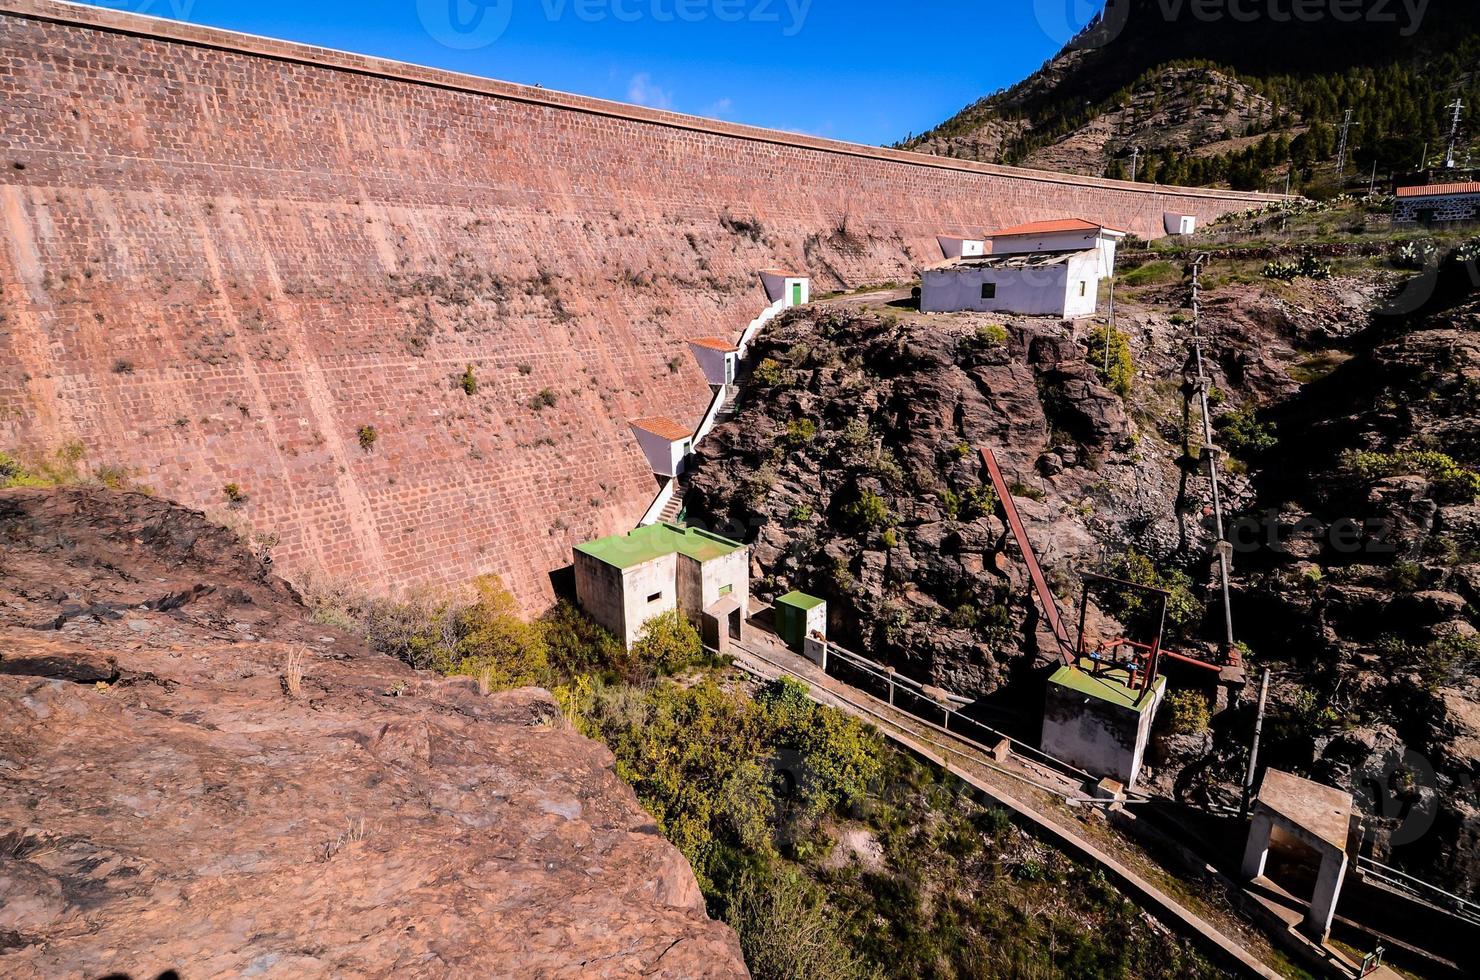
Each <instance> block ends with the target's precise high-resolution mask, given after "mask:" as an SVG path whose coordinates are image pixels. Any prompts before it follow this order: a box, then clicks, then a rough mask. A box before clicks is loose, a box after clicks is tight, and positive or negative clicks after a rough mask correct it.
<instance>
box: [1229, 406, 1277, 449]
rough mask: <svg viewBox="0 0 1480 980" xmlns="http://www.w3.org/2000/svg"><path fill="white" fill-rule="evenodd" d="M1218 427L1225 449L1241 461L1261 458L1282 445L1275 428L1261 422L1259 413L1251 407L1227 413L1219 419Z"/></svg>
mask: <svg viewBox="0 0 1480 980" xmlns="http://www.w3.org/2000/svg"><path fill="white" fill-rule="evenodd" d="M1217 427H1218V436H1219V438H1220V439H1221V440H1222V442H1223V446H1224V448H1225V449H1227V450H1228V451H1229V452H1230V453H1232V454H1233V455H1234V456H1237V457H1239V458H1240V459H1246V460H1247V459H1251V458H1254V457H1257V456H1261V455H1263V454H1264V453H1267V452H1269V451H1270V450H1272V449H1274V448H1275V447H1276V446H1278V445H1279V444H1280V440H1279V438H1278V437H1277V436H1276V435H1275V429H1274V426H1273V425H1270V424H1269V423H1267V422H1261V421H1259V413H1258V412H1257V411H1256V410H1255V409H1254V408H1253V407H1251V406H1245V407H1244V408H1240V409H1235V410H1234V411H1231V412H1225V413H1224V414H1223V415H1221V416H1219V417H1218V421H1217Z"/></svg>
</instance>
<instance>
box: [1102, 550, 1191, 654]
mask: <svg viewBox="0 0 1480 980" xmlns="http://www.w3.org/2000/svg"><path fill="white" fill-rule="evenodd" d="M1108 574H1109V575H1110V576H1111V577H1113V578H1118V579H1122V580H1124V581H1126V582H1132V583H1134V584H1136V585H1144V586H1148V587H1150V588H1153V589H1161V590H1163V591H1165V592H1167V593H1168V597H1167V615H1166V628H1167V632H1168V634H1169V635H1170V636H1171V637H1177V638H1183V639H1185V638H1186V637H1188V636H1189V635H1191V633H1192V632H1193V631H1194V630H1195V629H1196V628H1197V626H1198V624H1199V623H1201V622H1202V618H1203V615H1204V613H1205V611H1206V610H1205V609H1204V607H1203V603H1202V600H1201V599H1199V598H1198V595H1197V593H1196V591H1194V589H1193V585H1192V579H1191V578H1189V577H1188V575H1187V573H1186V572H1184V571H1182V570H1181V569H1180V568H1167V569H1159V568H1157V566H1156V564H1155V563H1154V562H1152V560H1151V559H1150V558H1148V557H1147V556H1145V555H1143V554H1141V553H1140V552H1138V551H1136V550H1135V549H1134V548H1131V549H1129V550H1128V551H1126V552H1125V553H1124V554H1120V555H1116V556H1115V557H1113V558H1112V559H1111V560H1110V563H1109V569H1108ZM1095 597H1096V599H1097V600H1098V601H1099V603H1100V606H1101V608H1103V609H1104V610H1105V611H1106V612H1108V613H1110V615H1112V616H1114V617H1116V618H1117V619H1119V620H1120V621H1121V622H1122V623H1123V624H1124V625H1125V626H1127V627H1129V628H1131V629H1132V630H1134V631H1136V632H1137V633H1139V634H1140V637H1132V639H1138V638H1140V639H1143V641H1149V640H1150V638H1151V635H1152V634H1153V633H1154V632H1155V630H1156V626H1157V621H1156V613H1157V610H1158V609H1159V607H1160V599H1159V598H1158V597H1157V596H1155V595H1150V594H1147V593H1145V592H1142V591H1140V590H1138V589H1126V588H1117V587H1114V586H1110V587H1099V588H1097V590H1096V591H1095Z"/></svg>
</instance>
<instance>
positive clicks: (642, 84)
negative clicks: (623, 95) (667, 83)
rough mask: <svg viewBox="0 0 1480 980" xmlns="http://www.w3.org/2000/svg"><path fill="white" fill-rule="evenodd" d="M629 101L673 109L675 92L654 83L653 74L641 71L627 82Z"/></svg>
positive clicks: (656, 107) (650, 106) (653, 107)
mask: <svg viewBox="0 0 1480 980" xmlns="http://www.w3.org/2000/svg"><path fill="white" fill-rule="evenodd" d="M627 101H628V102H632V103H635V104H637V105H645V106H648V107H649V108H652V109H672V108H673V93H672V92H670V91H668V90H667V89H665V88H660V87H659V86H657V85H654V84H653V76H651V75H649V74H648V73H647V72H639V73H638V74H636V75H633V76H632V81H630V82H628V83H627Z"/></svg>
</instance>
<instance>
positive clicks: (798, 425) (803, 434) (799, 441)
mask: <svg viewBox="0 0 1480 980" xmlns="http://www.w3.org/2000/svg"><path fill="white" fill-rule="evenodd" d="M816 436H817V424H816V423H815V422H813V421H812V420H811V419H792V420H791V421H790V422H788V423H786V441H787V443H788V444H789V445H791V446H804V445H806V444H807V443H809V442H811V441H812V440H813V439H814V438H816Z"/></svg>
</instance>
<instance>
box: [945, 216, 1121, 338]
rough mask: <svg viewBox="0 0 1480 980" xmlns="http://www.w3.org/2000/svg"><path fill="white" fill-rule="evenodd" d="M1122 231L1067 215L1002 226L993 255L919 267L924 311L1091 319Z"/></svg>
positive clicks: (993, 248) (1113, 264)
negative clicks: (1062, 217)
mask: <svg viewBox="0 0 1480 980" xmlns="http://www.w3.org/2000/svg"><path fill="white" fill-rule="evenodd" d="M1123 238H1125V232H1122V231H1117V230H1115V229H1113V228H1107V227H1105V226H1104V225H1099V224H1095V223H1094V222H1090V221H1084V220H1082V219H1079V218H1069V219H1064V220H1061V221H1038V222H1033V223H1031V224H1026V225H1017V226H1015V227H1012V228H1004V229H1003V230H1001V231H999V232H996V233H994V234H993V235H992V237H991V245H992V247H991V251H990V253H989V254H986V255H981V256H964V255H963V256H959V257H956V258H951V259H948V260H947V261H945V262H942V263H941V264H940V265H937V266H933V267H931V268H929V269H926V270H924V271H923V272H922V273H921V277H920V280H921V281H920V309H921V311H922V312H925V313H958V312H962V311H966V310H970V311H975V312H979V313H1019V314H1024V315H1029V316H1058V317H1064V318H1067V319H1077V318H1079V317H1086V316H1092V315H1093V314H1094V312H1095V310H1096V309H1097V308H1098V304H1099V293H1100V280H1101V279H1104V278H1106V277H1108V276H1110V275H1111V274H1112V272H1113V270H1114V268H1115V250H1116V246H1117V245H1118V244H1119V242H1120V241H1121V240H1122V239H1123Z"/></svg>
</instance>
